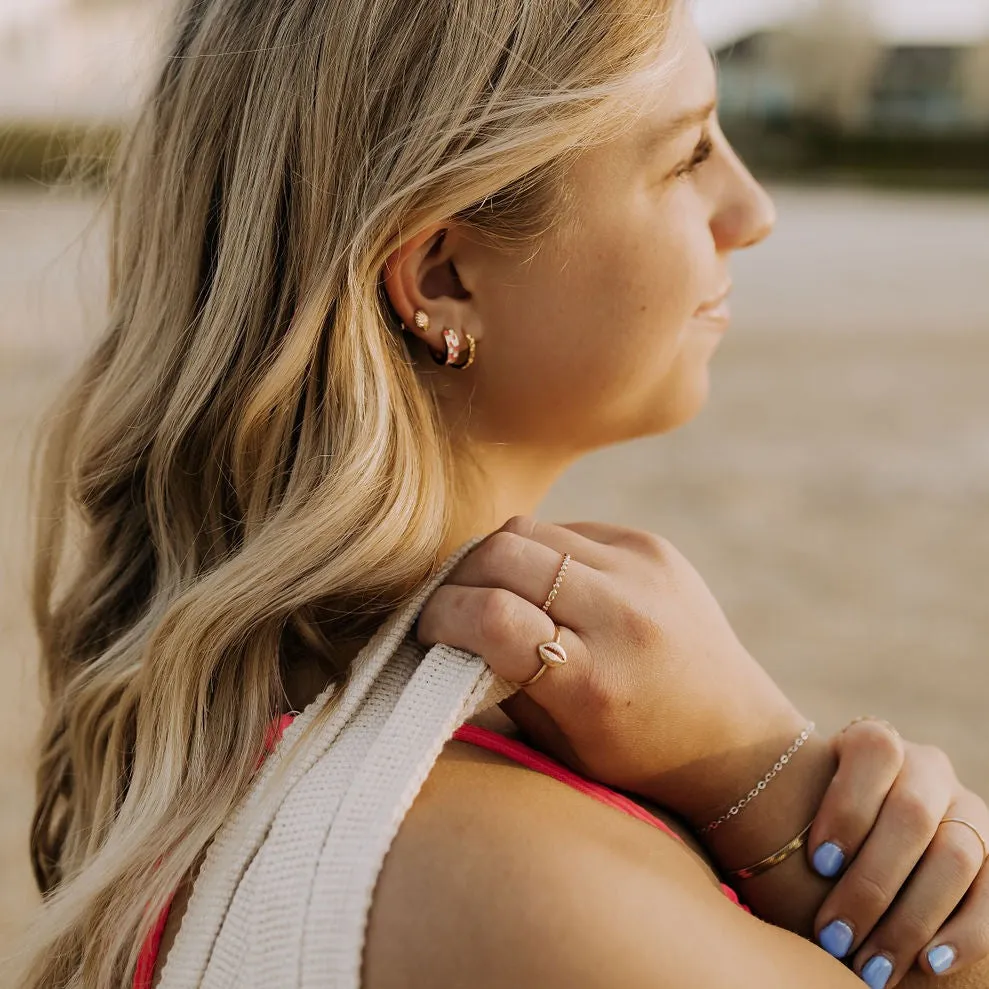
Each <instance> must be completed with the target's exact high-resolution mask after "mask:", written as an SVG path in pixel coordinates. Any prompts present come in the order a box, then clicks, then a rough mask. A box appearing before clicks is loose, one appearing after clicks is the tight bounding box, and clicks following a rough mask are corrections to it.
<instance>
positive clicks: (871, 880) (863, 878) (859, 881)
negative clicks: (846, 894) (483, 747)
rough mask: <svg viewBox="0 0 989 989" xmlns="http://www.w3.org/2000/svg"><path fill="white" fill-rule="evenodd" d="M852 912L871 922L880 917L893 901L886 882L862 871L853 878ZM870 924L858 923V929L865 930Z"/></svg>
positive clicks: (891, 892)
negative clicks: (853, 907)
mask: <svg viewBox="0 0 989 989" xmlns="http://www.w3.org/2000/svg"><path fill="white" fill-rule="evenodd" d="M853 888H854V893H853V896H854V902H855V907H856V909H855V911H854V913H855V914H856V915H857V916H860V917H867V918H869V919H870V920H871V921H872V923H874V922H875V920H876V919H878V918H879V917H881V916H882V915H883V914H884V913H885V912H886V910H887V908H888V907H889V905H890V903H892V902H893V891H892V890H891V889H890V886H889V884H888V883H886V882H884V881H883V880H882V879H881V878H879V877H878V876H874V875H872V874H871V873H868V872H866V873H863V874H862V875H860V876H856V877H855V880H854V887H853ZM869 927H871V923H870V924H861V925H859V929H860V930H866V929H868V928H869Z"/></svg>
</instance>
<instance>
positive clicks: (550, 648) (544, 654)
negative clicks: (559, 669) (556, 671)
mask: <svg viewBox="0 0 989 989" xmlns="http://www.w3.org/2000/svg"><path fill="white" fill-rule="evenodd" d="M553 628H554V629H555V631H554V632H553V638H552V640H551V641H549V642H543V643H542V644H541V645H539V646H538V647H537V649H538V652H539V659H540V660H541V661H542V664H543V665H542V666H540V667H539V672H538V673H537V674H536V675H535V676H533V677H529V679H528V680H523V681H522V682H521V683H520V684H519V686H520V687H530V686H532V684H534V683H535V682H536V681H537V680H538V679H539V678H540V677H541V676H542V675H543V674H544V673H545V672H546V671H547V670H548V669H549V668H550V667H551V666H565V665H566V662H567V651H566V649H564V648H563V646H561V645H560V626H559V625H557V624H556V623H555V622H554V623H553Z"/></svg>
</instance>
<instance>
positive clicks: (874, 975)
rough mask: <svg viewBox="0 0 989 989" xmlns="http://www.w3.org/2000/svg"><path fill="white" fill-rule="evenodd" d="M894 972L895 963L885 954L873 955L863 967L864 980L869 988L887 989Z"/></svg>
mask: <svg viewBox="0 0 989 989" xmlns="http://www.w3.org/2000/svg"><path fill="white" fill-rule="evenodd" d="M892 974H893V963H892V962H891V961H890V960H889V959H888V958H887V957H886V956H885V955H873V956H872V957H871V958H870V959H869V960H868V961H867V962H866V963H865V968H863V969H862V981H863V982H864V983H865V984H866V985H867V986H868V987H869V989H886V983H887V982H889V977H890V976H891V975H892Z"/></svg>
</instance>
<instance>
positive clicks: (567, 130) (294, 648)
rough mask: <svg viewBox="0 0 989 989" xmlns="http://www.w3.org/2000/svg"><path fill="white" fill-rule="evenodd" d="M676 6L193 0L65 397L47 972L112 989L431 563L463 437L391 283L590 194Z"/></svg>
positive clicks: (141, 125) (119, 203)
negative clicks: (572, 169)
mask: <svg viewBox="0 0 989 989" xmlns="http://www.w3.org/2000/svg"><path fill="white" fill-rule="evenodd" d="M676 6H677V0H660V2H658V0H185V2H184V3H183V4H182V5H181V9H180V10H179V12H178V17H177V22H176V28H175V32H174V37H173V39H172V41H171V43H170V46H169V50H168V52H167V54H166V56H165V57H164V60H163V63H162V66H161V70H160V73H159V76H158V78H157V81H156V83H155V85H154V86H153V88H152V90H151V92H150V94H149V96H148V98H147V100H146V103H145V105H144V107H143V109H142V110H141V112H140V114H139V116H138V118H137V119H136V121H135V122H134V125H133V127H132V128H131V130H130V132H129V134H128V136H127V138H126V140H125V142H124V144H123V147H122V149H121V152H120V154H119V156H118V158H117V159H116V163H115V165H114V169H113V175H112V182H111V196H110V197H109V200H108V201H109V202H110V203H111V208H112V216H111V248H110V259H109V263H110V292H109V304H108V316H107V325H106V329H105V332H104V333H103V335H102V336H101V338H100V339H99V340H98V342H97V343H96V345H95V346H94V348H93V349H92V351H91V352H90V354H89V355H88V356H87V358H86V360H85V362H84V363H83V364H82V366H81V368H80V369H79V370H78V372H77V374H76V376H75V377H74V379H73V380H72V382H71V383H70V385H69V386H68V387H67V388H66V389H65V391H64V392H63V394H62V395H61V397H60V400H59V402H58V404H57V406H56V407H55V409H54V410H53V411H52V414H51V415H50V416H49V417H48V419H47V425H46V428H45V430H44V431H43V434H42V436H41V441H40V443H39V447H38V460H37V471H38V473H37V496H36V498H37V500H36V502H35V509H36V515H37V518H38V519H39V523H38V526H37V531H36V548H35V549H36V553H35V570H34V578H33V607H34V617H35V621H36V624H37V628H38V631H39V635H40V641H41V651H42V669H43V675H44V680H45V686H46V695H47V697H46V719H45V725H44V730H43V737H42V752H41V759H40V766H39V771H38V799H37V807H36V813H35V816H34V823H33V833H32V845H31V851H32V858H33V864H34V869H35V873H36V877H37V881H38V884H39V887H40V888H41V890H42V892H43V894H44V898H45V902H44V905H43V907H42V916H41V919H40V921H39V923H38V924H37V925H35V928H34V933H33V936H32V940H31V942H30V944H29V946H28V947H27V948H26V949H25V952H24V957H22V959H21V961H22V962H23V968H22V969H21V972H22V974H21V975H20V984H21V985H23V986H25V987H30V989H35V987H45V989H48V987H55V986H58V987H62V986H66V987H69V986H71V987H79V989H82V987H85V989H110V987H119V986H120V985H122V984H123V983H124V982H125V981H126V980H127V979H128V978H130V977H131V973H132V971H133V967H134V965H135V962H136V956H137V952H138V948H139V944H140V941H141V938H142V937H143V936H144V935H145V934H146V933H147V931H148V929H149V928H150V926H151V924H152V923H153V919H154V917H155V915H156V914H157V912H158V911H159V910H160V909H161V907H162V906H163V905H164V903H165V902H166V901H167V899H168V896H169V894H170V893H171V892H172V891H173V890H174V889H175V888H176V886H177V885H178V884H179V882H180V881H181V879H182V878H183V877H184V876H185V875H186V874H187V873H188V872H189V870H190V869H191V868H192V867H193V866H194V864H195V863H196V862H197V860H198V859H199V857H200V855H201V853H202V852H203V850H204V849H205V848H206V846H207V845H208V844H209V842H210V840H211V839H212V837H213V836H214V835H215V833H216V831H217V830H218V828H219V827H220V825H221V823H222V822H223V821H224V819H225V818H226V817H227V816H228V814H229V813H230V812H231V810H232V809H233V808H234V807H235V805H236V804H237V803H238V801H240V800H241V799H242V798H243V796H244V795H245V793H246V791H247V788H248V786H249V783H250V780H251V776H252V774H253V772H254V768H255V765H256V763H257V760H258V758H259V754H260V751H261V746H262V742H263V738H264V734H265V727H266V725H267V723H268V722H269V720H270V719H271V718H272V717H273V716H274V715H275V714H276V713H278V711H279V710H281V709H283V705H284V696H283V694H284V691H283V686H282V684H283V674H284V671H285V664H286V663H288V662H290V661H291V658H292V657H293V656H294V657H298V656H299V655H302V654H304V655H305V656H306V657H308V658H310V659H312V660H314V661H317V662H320V663H322V665H323V668H324V670H325V674H326V679H327V682H328V683H330V684H333V683H342V682H344V680H345V679H346V677H347V674H348V671H347V669H339V668H335V667H334V666H333V663H332V660H331V657H330V648H329V647H330V644H331V643H333V642H334V641H337V640H339V639H341V638H350V637H356V636H359V635H363V634H366V633H367V632H368V631H369V630H371V629H372V628H373V627H374V626H375V625H377V624H378V623H379V622H380V621H381V620H383V618H384V617H385V616H386V615H387V614H388V613H389V612H390V611H392V610H393V609H394V608H396V607H397V606H399V605H400V604H401V603H402V602H403V601H405V600H407V599H408V597H409V595H410V594H412V593H414V592H415V591H416V590H417V589H418V588H420V587H421V586H422V585H423V583H424V582H425V581H427V580H428V579H429V577H430V576H431V575H432V574H433V573H434V572H435V568H436V566H437V564H438V563H439V562H440V561H439V560H438V557H437V554H438V552H439V550H440V548H441V546H442V545H443V541H444V537H445V536H446V534H447V533H448V531H449V528H448V526H449V521H450V519H451V517H452V516H451V510H450V506H451V505H452V504H453V499H455V498H456V496H457V491H456V486H457V485H456V482H455V476H456V475H455V473H454V469H453V468H454V464H455V462H456V461H455V458H456V456H457V454H458V449H457V441H456V436H455V435H454V433H453V432H452V431H451V429H450V427H449V425H448V424H446V423H445V422H443V421H442V419H441V417H440V415H439V404H438V401H437V398H436V395H435V394H434V393H433V390H432V388H431V386H429V385H427V384H425V383H424V378H423V376H421V375H419V374H417V373H416V370H415V366H414V363H413V361H412V360H411V359H410V354H409V352H408V350H407V348H406V345H405V341H404V340H403V337H402V334H401V332H400V328H399V326H398V323H397V320H396V315H395V313H394V312H393V311H392V309H391V307H390V305H389V302H388V298H387V295H386V293H385V292H384V289H383V286H382V269H383V265H384V262H385V260H386V259H387V258H388V256H389V254H390V253H391V252H392V251H393V250H394V249H395V248H396V247H397V246H399V245H400V244H401V243H402V240H403V234H406V233H408V234H411V233H413V232H416V231H418V230H421V229H424V228H425V227H426V226H427V225H429V224H432V223H438V222H442V221H443V220H444V219H453V220H456V221H459V222H462V223H466V224H470V225H472V228H473V229H475V230H476V231H477V232H478V234H479V235H482V236H484V237H488V238H491V242H492V243H493V244H495V245H496V246H497V245H513V246H518V245H520V244H521V245H522V246H523V247H525V248H526V249H527V248H528V245H529V244H530V243H531V244H532V245H533V246H534V247H536V248H538V240H539V238H540V236H541V235H543V234H544V233H545V232H546V231H547V230H548V229H550V228H551V227H552V226H553V224H554V223H557V222H561V221H562V220H564V219H565V218H566V217H567V216H568V212H567V207H568V194H567V189H568V185H567V182H566V175H567V168H568V165H569V164H570V163H572V161H573V160H574V156H575V155H576V154H578V153H579V151H580V149H581V148H585V147H590V146H592V145H594V144H597V143H600V142H602V141H605V140H607V139H608V138H609V136H614V135H618V134H619V133H620V132H621V130H622V129H623V128H625V127H626V126H628V125H629V123H630V122H631V121H633V120H634V119H636V117H637V114H638V112H639V109H640V107H641V105H642V97H643V95H644V94H646V93H647V92H648V91H649V90H650V89H654V88H655V86H656V85H657V78H658V76H657V67H658V66H661V65H662V58H661V56H662V53H663V51H664V42H665V40H666V38H667V37H668V34H669V27H670V22H671V18H672V17H673V15H674V10H675V8H676Z"/></svg>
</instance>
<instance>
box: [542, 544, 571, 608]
mask: <svg viewBox="0 0 989 989" xmlns="http://www.w3.org/2000/svg"><path fill="white" fill-rule="evenodd" d="M568 566H570V554H569V553H564V554H563V562H562V563H561V564H560V569H559V570H558V571H557V573H556V580H554V581H553V589H552V590H551V591H550V592H549V597H548V598H546V603H545V604H544V605H543V611H545V612H547V614H548V613H549V606H550V605H551V604H552V603H553V601H554V600H555V599H556V594H557V591H559V589H560V584H562V583H563V578H564V577H565V576H566V573H567V567H568Z"/></svg>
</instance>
